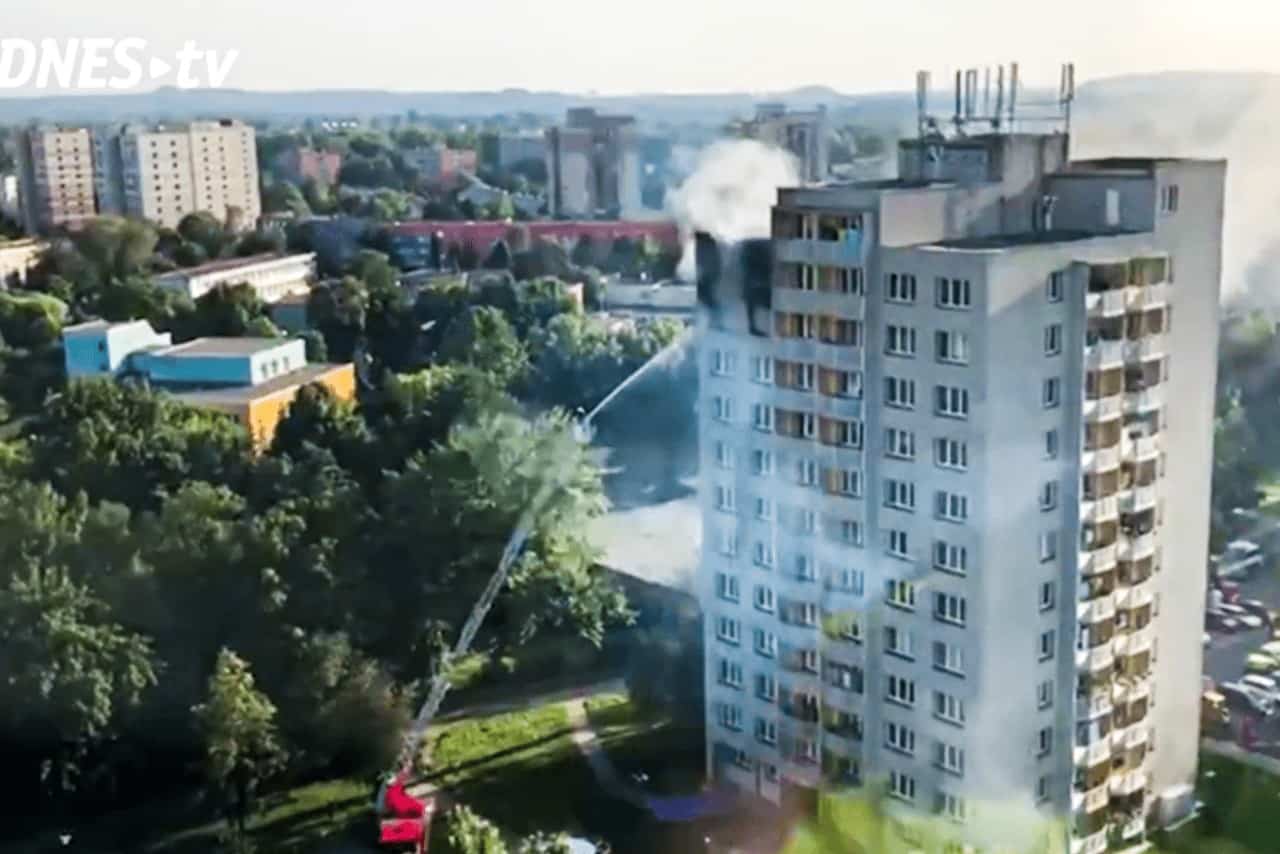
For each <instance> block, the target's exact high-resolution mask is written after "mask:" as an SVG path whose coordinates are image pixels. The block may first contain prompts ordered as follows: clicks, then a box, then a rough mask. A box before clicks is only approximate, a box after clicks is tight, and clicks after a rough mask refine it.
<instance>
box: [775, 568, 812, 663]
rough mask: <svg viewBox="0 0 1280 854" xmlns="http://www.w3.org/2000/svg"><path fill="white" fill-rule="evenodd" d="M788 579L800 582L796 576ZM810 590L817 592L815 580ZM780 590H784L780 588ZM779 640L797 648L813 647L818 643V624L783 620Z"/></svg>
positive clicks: (779, 627) (780, 624)
mask: <svg viewBox="0 0 1280 854" xmlns="http://www.w3.org/2000/svg"><path fill="white" fill-rule="evenodd" d="M788 580H790V581H793V582H795V583H797V584H798V583H799V582H798V580H797V579H796V576H794V575H792V576H788ZM809 590H810V592H812V593H814V594H815V595H816V594H817V588H816V587H815V586H814V582H810V584H809ZM778 592H780V593H781V592H782V591H781V590H779V591H778ZM776 631H777V634H778V641H779V642H780V643H782V644H784V645H786V646H790V647H795V648H797V649H812V648H813V647H814V646H815V645H816V644H817V643H818V627H817V626H816V625H813V626H806V625H802V624H800V623H787V622H783V621H782V620H779V621H778V625H777V629H776Z"/></svg>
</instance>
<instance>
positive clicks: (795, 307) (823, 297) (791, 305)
mask: <svg viewBox="0 0 1280 854" xmlns="http://www.w3.org/2000/svg"><path fill="white" fill-rule="evenodd" d="M773 310H774V311H790V312H795V313H799V314H827V315H832V316H836V317H845V318H848V319H850V320H861V319H862V317H863V315H864V314H865V313H866V300H865V298H864V297H862V296H861V295H860V294H840V293H831V292H829V291H819V290H812V291H802V290H800V289H799V288H774V289H773Z"/></svg>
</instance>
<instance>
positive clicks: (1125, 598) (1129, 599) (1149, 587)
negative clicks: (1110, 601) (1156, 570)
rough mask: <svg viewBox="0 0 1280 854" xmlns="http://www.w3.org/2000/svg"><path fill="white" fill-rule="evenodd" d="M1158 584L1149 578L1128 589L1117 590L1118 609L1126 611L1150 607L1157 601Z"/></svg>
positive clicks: (1120, 588)
mask: <svg viewBox="0 0 1280 854" xmlns="http://www.w3.org/2000/svg"><path fill="white" fill-rule="evenodd" d="M1155 589H1156V582H1155V579H1154V578H1147V579H1146V580H1144V581H1141V582H1139V583H1137V584H1133V585H1130V586H1128V587H1118V588H1116V607H1117V608H1122V609H1124V610H1126V611H1128V610H1132V609H1134V608H1141V607H1142V606H1143V605H1149V604H1151V603H1152V602H1153V601H1154V600H1155V595H1156V594H1155Z"/></svg>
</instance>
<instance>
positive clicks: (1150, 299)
mask: <svg viewBox="0 0 1280 854" xmlns="http://www.w3.org/2000/svg"><path fill="white" fill-rule="evenodd" d="M1117 293H1123V294H1124V307H1123V309H1122V310H1128V311H1146V310H1147V309H1152V308H1159V307H1160V306H1162V305H1165V304H1167V303H1168V302H1169V285H1168V284H1167V283H1160V284H1155V285H1145V286H1144V285H1131V286H1130V287H1127V288H1125V289H1124V290H1123V291H1118V292H1117Z"/></svg>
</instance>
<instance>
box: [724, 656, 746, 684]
mask: <svg viewBox="0 0 1280 854" xmlns="http://www.w3.org/2000/svg"><path fill="white" fill-rule="evenodd" d="M720 684H722V685H728V686H729V687H730V688H741V687H742V665H741V664H739V663H738V662H736V661H731V660H729V659H727V658H722V659H720Z"/></svg>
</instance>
